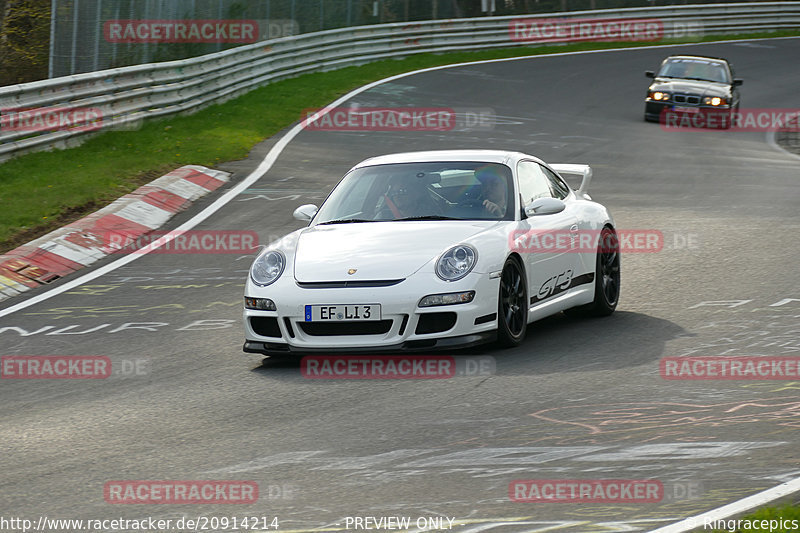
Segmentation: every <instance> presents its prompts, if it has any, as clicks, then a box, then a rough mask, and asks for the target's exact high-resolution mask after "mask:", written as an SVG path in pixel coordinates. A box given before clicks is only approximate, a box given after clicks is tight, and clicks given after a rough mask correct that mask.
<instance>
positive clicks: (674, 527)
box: [650, 478, 800, 533]
mask: <svg viewBox="0 0 800 533" xmlns="http://www.w3.org/2000/svg"><path fill="white" fill-rule="evenodd" d="M798 491H800V478H798V479H793V480H792V481H787V482H786V483H783V484H781V485H778V486H777V487H772V488H771V489H767V490H765V491H763V492H759V493H758V494H753V495H752V496H748V497H747V498H743V499H741V500H739V501H738V502H733V503H729V504H728V505H724V506H722V507H719V508H717V509H712V510H711V511H708V512H705V513H703V514H699V515H697V516H692V517H690V518H687V519H685V520H681V521H680V522H676V523H674V524H670V525H668V526H664V527H662V528H659V529H654V530H652V531H651V532H650V533H685V532H687V531H692V530H694V529H698V528H702V529H706V530H711V529H720V528H717V527H713V526H711V525H710V524H711V523H712V522H714V521H716V520H725V519H729V518H731V517H733V516H735V515H740V514H741V513H746V512H747V511H750V510H752V509H755V508H756V507H761V506H762V505H765V504H768V503H770V502H773V501H775V500H777V499H779V498H783V497H785V496H790V495H791V494H793V493H795V492H798ZM704 524H709V525H710V526H709V527H708V528H706V527H704ZM721 529H725V528H721ZM736 529H739V528H736Z"/></svg>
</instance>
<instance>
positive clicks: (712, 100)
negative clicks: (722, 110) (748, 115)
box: [703, 96, 728, 106]
mask: <svg viewBox="0 0 800 533" xmlns="http://www.w3.org/2000/svg"><path fill="white" fill-rule="evenodd" d="M703 103H704V104H705V105H713V106H718V105H725V104H727V103H728V101H727V100H726V99H725V98H720V97H719V96H706V97H705V98H704V99H703Z"/></svg>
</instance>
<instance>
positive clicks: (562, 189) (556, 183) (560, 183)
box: [542, 167, 569, 200]
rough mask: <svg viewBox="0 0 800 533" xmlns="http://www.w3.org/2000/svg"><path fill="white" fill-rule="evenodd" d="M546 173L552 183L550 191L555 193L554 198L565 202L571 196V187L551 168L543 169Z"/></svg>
mask: <svg viewBox="0 0 800 533" xmlns="http://www.w3.org/2000/svg"><path fill="white" fill-rule="evenodd" d="M542 170H544V173H545V174H546V175H547V179H548V181H550V189H551V190H552V191H553V198H558V199H559V200H563V199H564V198H566V197H567V196H569V186H568V185H567V184H566V183H564V180H562V179H561V178H559V177H558V176H557V175H556V174H555V173H554V172H553V171H551V170H550V169H549V168H545V167H542Z"/></svg>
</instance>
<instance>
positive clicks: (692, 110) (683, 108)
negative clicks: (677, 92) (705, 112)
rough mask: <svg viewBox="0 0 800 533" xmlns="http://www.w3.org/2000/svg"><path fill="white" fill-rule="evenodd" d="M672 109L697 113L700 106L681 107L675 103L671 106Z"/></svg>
mask: <svg viewBox="0 0 800 533" xmlns="http://www.w3.org/2000/svg"><path fill="white" fill-rule="evenodd" d="M672 110H673V111H677V112H678V113H699V112H700V108H698V107H681V106H679V105H676V106H675V107H673V108H672Z"/></svg>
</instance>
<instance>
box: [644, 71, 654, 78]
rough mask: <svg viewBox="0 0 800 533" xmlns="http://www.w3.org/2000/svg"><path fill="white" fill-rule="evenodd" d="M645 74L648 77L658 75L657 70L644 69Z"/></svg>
mask: <svg viewBox="0 0 800 533" xmlns="http://www.w3.org/2000/svg"><path fill="white" fill-rule="evenodd" d="M644 75H645V76H647V77H648V78H655V77H656V74H655V72H653V71H652V70H645V71H644Z"/></svg>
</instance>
